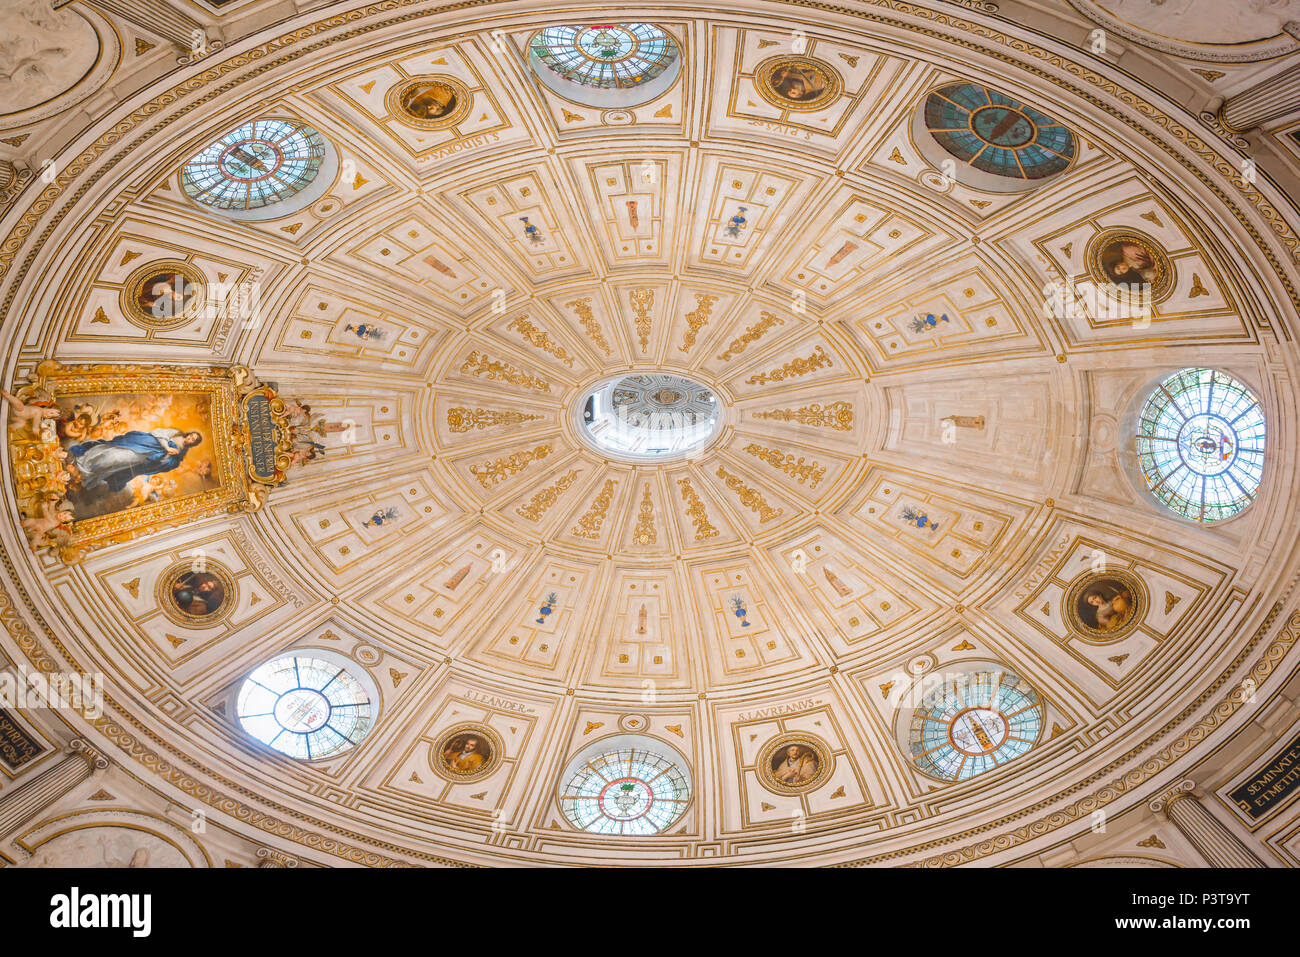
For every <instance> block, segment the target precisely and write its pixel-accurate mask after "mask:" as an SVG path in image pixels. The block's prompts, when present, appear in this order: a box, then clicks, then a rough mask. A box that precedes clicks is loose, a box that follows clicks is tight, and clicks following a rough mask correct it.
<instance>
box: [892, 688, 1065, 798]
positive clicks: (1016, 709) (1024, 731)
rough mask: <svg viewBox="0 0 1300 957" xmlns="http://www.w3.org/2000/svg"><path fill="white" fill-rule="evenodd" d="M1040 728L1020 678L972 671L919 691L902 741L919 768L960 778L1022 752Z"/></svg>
mask: <svg viewBox="0 0 1300 957" xmlns="http://www.w3.org/2000/svg"><path fill="white" fill-rule="evenodd" d="M1042 726H1043V705H1042V701H1041V700H1040V699H1039V697H1038V693H1037V692H1036V691H1034V689H1033V688H1031V687H1030V686H1029V684H1028V683H1027V682H1026V681H1025V680H1024V679H1023V678H1021V677H1020V676H1019V675H1016V674H1014V673H1013V672H1010V671H1003V670H992V669H989V670H978V671H971V672H964V673H962V674H960V675H959V676H958V677H957V678H956V679H953V678H951V677H949V678H947V679H946V680H944V681H943V682H942V683H940V684H936V685H935V686H934V687H932V688H931V689H930V690H929V691H927V692H925V694H924V695H922V697H921V702H920V706H919V707H917V709H916V711H915V712H914V713H913V715H912V725H911V729H910V734H909V737H908V745H909V748H910V750H911V754H912V760H913V761H914V762H915V763H916V766H917V767H918V768H919V769H920V770H921V771H923V772H925V773H926V774H929V775H931V776H932V777H936V778H943V779H944V780H948V781H965V780H966V779H967V778H972V777H974V776H975V775H977V774H982V773H983V772H985V771H989V770H992V769H993V768H995V767H998V766H1000V765H1003V764H1006V763H1007V762H1008V761H1010V760H1012V759H1013V758H1017V757H1019V756H1020V755H1022V754H1024V753H1025V752H1026V751H1028V750H1029V749H1030V748H1031V747H1033V745H1034V742H1035V741H1037V740H1038V734H1039V732H1040V731H1041V730H1042Z"/></svg>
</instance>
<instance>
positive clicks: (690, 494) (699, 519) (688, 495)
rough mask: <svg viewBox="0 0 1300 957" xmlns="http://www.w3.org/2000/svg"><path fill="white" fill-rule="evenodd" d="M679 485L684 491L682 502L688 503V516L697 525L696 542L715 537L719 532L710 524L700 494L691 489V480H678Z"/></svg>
mask: <svg viewBox="0 0 1300 957" xmlns="http://www.w3.org/2000/svg"><path fill="white" fill-rule="evenodd" d="M677 484H678V486H679V487H680V488H681V490H682V501H683V502H685V503H686V514H687V515H689V516H690V517H691V522H692V523H693V524H694V525H695V540H696V541H697V542H701V541H704V539H706V538H713V537H715V536H716V535H717V534H718V530H717V529H716V528H714V527H713V525H712V524H710V523H709V515H708V513H707V512H706V511H705V510H704V503H703V502H702V501H700V496H699V493H698V492H696V491H695V489H694V488H692V487H691V480H690V479H678V480H677Z"/></svg>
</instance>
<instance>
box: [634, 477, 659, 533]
mask: <svg viewBox="0 0 1300 957" xmlns="http://www.w3.org/2000/svg"><path fill="white" fill-rule="evenodd" d="M658 540H659V535H658V533H657V532H655V507H654V502H652V501H651V500H650V483H649V482H647V483H646V485H645V492H644V494H643V495H642V496H641V508H640V511H639V513H638V517H637V520H636V531H635V532H634V533H633V534H632V541H634V542H636V543H637V544H638V545H653V544H654V543H655V542H657V541H658Z"/></svg>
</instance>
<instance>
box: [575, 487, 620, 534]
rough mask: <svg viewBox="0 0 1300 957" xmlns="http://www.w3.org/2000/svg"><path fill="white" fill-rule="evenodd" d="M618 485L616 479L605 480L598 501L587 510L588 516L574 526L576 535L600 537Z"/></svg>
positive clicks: (597, 497)
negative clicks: (615, 487)
mask: <svg viewBox="0 0 1300 957" xmlns="http://www.w3.org/2000/svg"><path fill="white" fill-rule="evenodd" d="M617 484H618V482H616V481H615V480H614V479H605V484H604V485H603V486H601V489H600V494H599V495H597V496H596V501H594V502H592V504H591V508H589V509H587V514H585V515H583V516H582V518H580V519H578V524H577V525H575V526H573V534H574V535H577V536H578V537H579V538H597V537H598V536H599V535H600V526H601V525H602V524H603V523H604V521H605V513H606V512H608V511H609V506H610V503H612V502H613V501H614V486H615V485H617Z"/></svg>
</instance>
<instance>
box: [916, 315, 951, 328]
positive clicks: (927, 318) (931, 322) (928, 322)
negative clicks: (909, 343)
mask: <svg viewBox="0 0 1300 957" xmlns="http://www.w3.org/2000/svg"><path fill="white" fill-rule="evenodd" d="M947 321H948V314H947V313H944V314H943V315H941V316H938V317H936V316H935V314H934V313H932V312H927V313H926V314H925V315H924V316H917V317H916V318H915V319H913V320H912V331H913V332H929V331H930V330H931V329H933V328H935V327H936V326H938V325H939V323H941V322H947Z"/></svg>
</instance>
